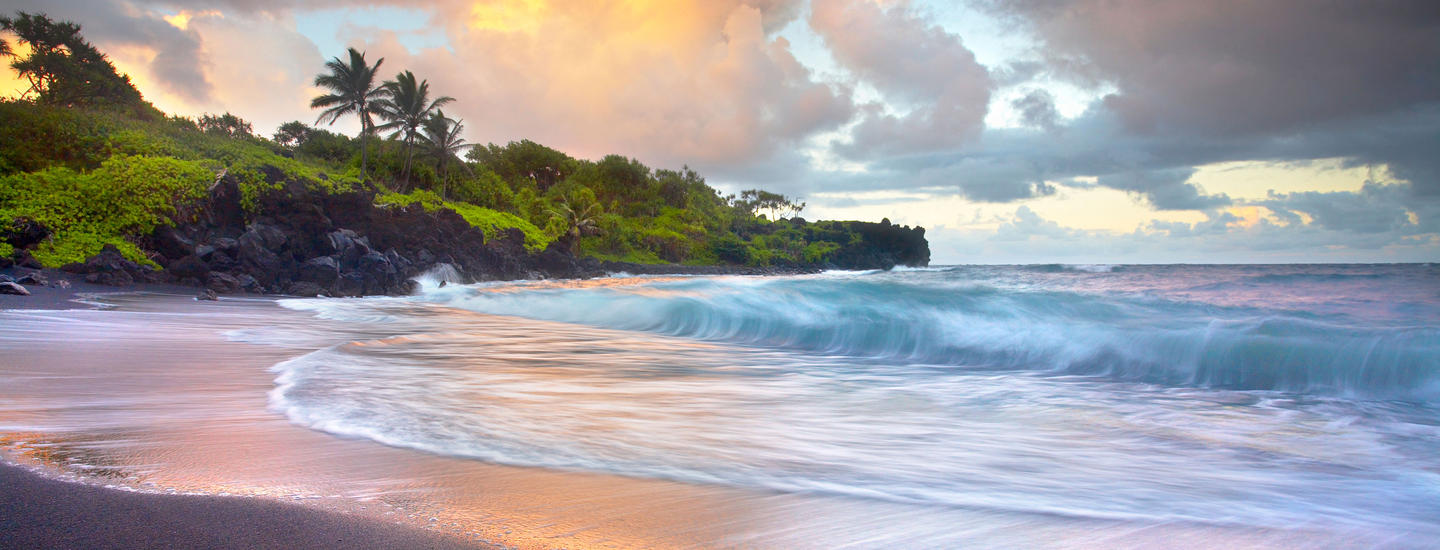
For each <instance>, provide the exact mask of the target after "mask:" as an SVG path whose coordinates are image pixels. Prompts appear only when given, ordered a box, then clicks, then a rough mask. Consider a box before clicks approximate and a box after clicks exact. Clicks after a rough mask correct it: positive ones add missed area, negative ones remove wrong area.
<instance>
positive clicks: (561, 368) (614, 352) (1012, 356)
mask: <svg viewBox="0 0 1440 550" xmlns="http://www.w3.org/2000/svg"><path fill="white" fill-rule="evenodd" d="M454 279H455V276H454V274H453V273H444V272H436V273H432V274H430V275H427V276H426V277H424V278H423V280H422V281H421V283H422V284H421V290H420V291H419V292H418V293H417V294H416V295H414V296H408V297H375V298H363V299H323V298H322V299H283V300H279V301H278V305H279V306H280V308H273V309H275V310H276V311H277V312H278V311H280V310H281V308H283V310H284V315H281V316H278V317H275V318H277V319H279V318H283V319H286V320H285V321H284V322H279V321H275V320H274V319H271V317H270V316H271V315H279V314H278V313H277V314H272V313H265V310H263V309H262V310H258V311H259V313H255V312H254V311H253V310H252V311H251V313H250V315H253V316H255V317H254V318H252V319H250V320H247V321H244V322H237V323H233V326H225V327H222V328H221V329H218V330H217V331H216V332H218V333H220V334H222V335H223V337H224V338H225V339H227V340H229V341H230V342H235V343H242V344H245V345H252V346H261V347H263V348H266V349H272V350H288V351H285V353H283V354H282V355H284V358H283V360H278V361H274V362H272V363H269V364H268V366H267V367H266V368H268V373H267V374H266V376H267V379H269V380H270V381H271V386H270V387H269V388H267V389H266V393H265V395H264V400H265V405H264V406H265V409H266V414H270V415H273V416H274V417H276V418H282V419H283V421H284V422H288V423H290V424H292V425H296V426H300V427H303V428H304V429H306V430H309V431H312V432H316V433H321V434H328V435H330V436H338V437H340V438H342V439H345V440H349V441H360V442H365V443H371V444H380V445H383V446H385V447H389V448H395V449H403V450H406V451H410V452H414V453H416V454H417V455H430V456H439V457H444V458H445V459H446V460H455V461H462V462H476V463H485V464H497V465H503V466H506V467H519V468H522V469H538V470H545V471H556V472H568V473H576V474H582V475H592V474H593V475H603V476H615V477H618V478H626V479H638V480H660V481H665V482H671V483H679V484H682V485H688V486H697V487H718V488H724V489H725V490H732V489H733V490H737V491H742V492H747V494H760V495H765V494H776V495H808V496H813V497H816V498H821V499H828V500H838V501H843V502H855V503H865V502H872V503H877V504H876V505H877V506H882V507H883V506H896V507H899V508H897V509H904V510H921V511H925V510H935V511H943V512H944V514H961V515H964V514H967V513H973V514H981V515H984V516H985V517H1016V516H1024V517H1042V518H1052V519H1051V520H1045V521H1053V522H1062V523H1066V522H1080V523H1081V524H1085V522H1095V523H1094V525H1096V526H1113V525H1116V524H1124V525H1132V526H1134V525H1139V526H1147V525H1183V526H1186V527H1185V528H1186V529H1195V528H1197V526H1199V527H1198V528H1199V529H1202V530H1203V529H1207V528H1211V527H1213V528H1215V529H1224V530H1232V531H1233V530H1240V531H1242V532H1255V533H1267V534H1273V533H1277V532H1278V533H1282V534H1283V533H1291V532H1302V531H1303V532H1306V533H1308V534H1307V535H1305V537H1304V538H1303V540H1304V541H1306V543H1307V544H1318V545H1320V546H1325V545H1327V544H1329V543H1333V542H1334V541H1333V540H1331V539H1327V538H1326V537H1327V536H1329V535H1324V533H1328V534H1337V533H1338V534H1341V535H1343V536H1345V537H1354V538H1353V539H1334V540H1350V541H1351V542H1350V543H1354V542H1355V541H1360V542H1359V543H1361V544H1363V545H1367V546H1368V545H1377V544H1378V545H1389V546H1391V547H1406V548H1408V547H1422V548H1423V547H1436V546H1437V545H1440V542H1437V541H1440V266H1437V265H1433V264H1430V265H1422V264H1410V265H1269V266H1264V265H1237V266H1200V265H1164V266H1158V265H1157V266H1149V265H1040V266H948V267H944V266H942V267H933V268H924V269H897V270H894V271H870V272H827V273H820V274H814V275H797V276H772V277H740V276H733V277H728V276H721V277H630V276H625V275H623V274H621V275H618V276H616V277H612V278H606V279H596V280H587V281H522V282H491V283H478V284H462V282H460V281H456V280H454ZM442 281H444V282H445V283H446V284H444V285H442V284H441V282H442ZM267 307H268V306H267ZM120 309H121V310H123V309H124V308H120ZM103 313H107V312H98V313H94V314H91V315H99V314H103ZM108 313H115V312H108ZM34 416H35V415H31V417H30V418H32V421H31V424H30V425H31V428H32V429H33V425H34V424H35V423H34V422H33V417H34ZM4 420H5V417H4V416H3V415H0V428H3V427H4V426H5V422H4ZM42 424H43V423H42ZM152 466H153V464H152ZM340 492H343V491H340ZM880 503H883V504H880ZM859 506H861V507H863V506H864V505H863V504H860V505H859ZM946 517H950V516H946ZM948 521H950V520H943V521H940V520H937V521H931V522H928V523H926V524H925V525H926V527H925V529H924V530H916V528H915V525H913V524H904V523H896V524H894V525H895V527H894V529H895V531H894V532H889V533H884V530H885V527H883V526H871V527H872V529H873V531H867V534H866V537H871V536H875V532H880V533H881V534H883V535H884V536H883V537H881V538H878V539H871V538H860V539H848V540H847V539H844V538H843V537H842V539H841V540H839V541H838V542H842V543H844V542H849V543H853V544H857V545H859V546H862V547H864V546H867V544H866V543H864V542H863V541H865V540H869V541H871V542H874V541H876V540H879V541H885V542H884V544H885V545H886V546H895V545H899V546H916V547H920V546H932V545H935V546H945V545H948V544H950V543H953V542H960V543H963V542H976V541H979V542H980V543H981V544H982V545H983V544H990V543H994V540H993V539H967V538H964V537H960V538H958V539H954V540H950V542H947V543H945V544H940V543H939V542H937V541H944V540H949V539H946V538H945V537H944V535H945V534H946V532H947V527H946V525H953V524H950V523H946V522H948ZM799 523H803V521H801V522H799ZM907 525H908V526H907ZM1066 525H1070V523H1066ZM1097 528H1099V527H1097ZM956 529H957V530H958V529H959V528H958V527H956ZM1067 529H1068V528H1067ZM907 530H908V531H907ZM1078 531H1079V532H1085V531H1086V529H1083V528H1081V529H1078ZM506 532H508V531H506ZM957 532H958V531H957ZM1067 532H1068V531H1067ZM1316 532H1318V533H1322V535H1315V534H1314V533H1316ZM746 540H748V541H749V542H747V543H746V544H743V545H757V544H755V540H754V539H746ZM760 540H762V541H763V540H765V539H763V538H762V539H760ZM987 540H988V541H989V542H985V541H987ZM1060 540H1061V542H1062V544H1059V545H1060V546H1069V545H1068V544H1063V539H1060ZM1271 540H1272V542H1273V541H1274V540H1279V541H1280V544H1277V546H1288V545H1289V544H1287V541H1288V542H1294V540H1295V539H1287V538H1285V537H1283V536H1281V537H1280V538H1279V539H1271ZM1326 541H1330V542H1328V543H1327V542H1326ZM652 542H653V541H652ZM672 542H673V541H672ZM710 542H711V543H714V541H710ZM830 542H836V541H834V540H832V541H829V542H827V543H826V544H825V545H824V546H830V545H831V544H830ZM1350 543H1344V545H1348V544H1350ZM658 545H659V546H666V544H658ZM698 545H699V546H710V545H712V544H698ZM713 545H719V546H726V545H728V544H713ZM758 545H759V546H765V544H758ZM622 546H624V545H622ZM680 546H686V545H685V544H680ZM786 546H789V545H788V544H787V545H786ZM801 546H804V545H803V544H802V545H801ZM1099 546H1102V547H1103V546H1106V544H1103V543H1102V544H1099Z"/></svg>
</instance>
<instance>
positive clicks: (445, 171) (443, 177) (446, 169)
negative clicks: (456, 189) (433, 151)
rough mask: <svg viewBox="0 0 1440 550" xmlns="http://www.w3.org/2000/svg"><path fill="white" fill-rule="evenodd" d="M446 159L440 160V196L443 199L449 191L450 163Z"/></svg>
mask: <svg viewBox="0 0 1440 550" xmlns="http://www.w3.org/2000/svg"><path fill="white" fill-rule="evenodd" d="M446 160H448V159H441V160H440V198H441V199H444V198H445V195H446V194H448V193H449V191H450V163H448V162H445V161H446Z"/></svg>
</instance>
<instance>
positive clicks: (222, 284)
mask: <svg viewBox="0 0 1440 550" xmlns="http://www.w3.org/2000/svg"><path fill="white" fill-rule="evenodd" d="M250 280H251V281H254V280H255V279H254V278H253V277H252V278H251V279H250ZM205 288H208V289H210V290H213V291H215V292H219V293H221V294H234V293H236V292H239V291H240V290H241V286H240V279H239V278H237V277H235V276H233V275H230V274H229V273H221V272H219V271H212V272H210V275H209V276H208V277H206V279H205Z"/></svg>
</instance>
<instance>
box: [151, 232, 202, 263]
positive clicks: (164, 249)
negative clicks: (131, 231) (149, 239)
mask: <svg viewBox="0 0 1440 550" xmlns="http://www.w3.org/2000/svg"><path fill="white" fill-rule="evenodd" d="M154 238H155V250H157V251H159V252H160V254H162V255H164V256H165V257H166V258H170V259H178V258H184V257H186V256H189V255H191V254H192V253H194V251H195V241H192V240H190V239H187V238H185V236H184V235H181V234H180V233H179V232H178V231H176V230H175V228H174V227H169V226H161V227H157V228H155V233H154Z"/></svg>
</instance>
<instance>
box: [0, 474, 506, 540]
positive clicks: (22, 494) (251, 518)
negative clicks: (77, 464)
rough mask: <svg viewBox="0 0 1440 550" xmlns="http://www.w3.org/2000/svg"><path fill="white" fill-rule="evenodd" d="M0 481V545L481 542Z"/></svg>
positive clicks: (45, 482)
mask: <svg viewBox="0 0 1440 550" xmlns="http://www.w3.org/2000/svg"><path fill="white" fill-rule="evenodd" d="M0 487H4V490H3V491H0V548H156V547H174V548H197V549H199V548H275V549H281V548H285V549H288V548H337V549H338V548H357V547H365V548H478V547H485V546H482V545H480V544H478V543H476V542H474V541H464V540H461V539H459V538H457V537H453V536H447V535H442V534H439V533H434V532H429V531H423V530H419V529H412V528H406V527H402V526H399V525H392V524H386V523H375V522H373V521H370V520H368V519H367V518H364V517H361V516H354V515H345V514H337V513H326V512H323V511H320V510H316V509H312V508H307V507H304V506H299V505H293V504H284V503H280V502H274V501H270V500H263V499H255V498H225V497H211V496H177V495H156V494H145V493H134V492H126V491H118V490H110V489H105V488H100V487H95V486H91V485H86V484H82V483H68V482H64V481H58V480H54V479H47V478H45V477H42V476H40V475H38V474H36V473H33V472H28V471H26V470H24V469H22V468H19V467H15V466H9V465H5V464H0Z"/></svg>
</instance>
